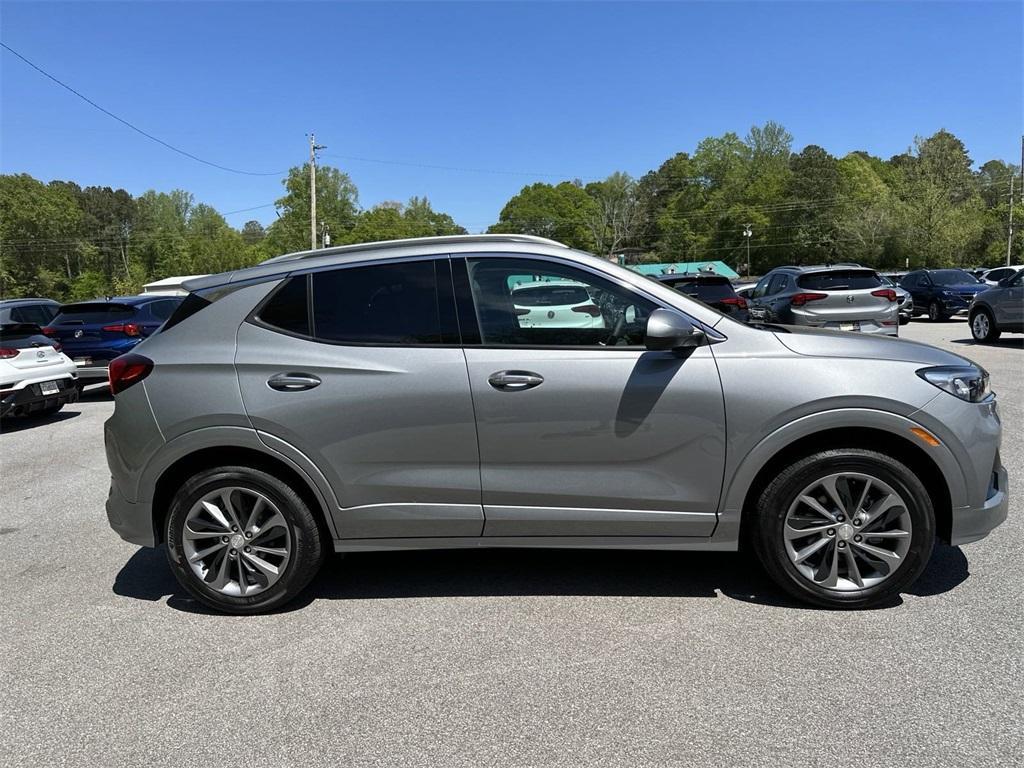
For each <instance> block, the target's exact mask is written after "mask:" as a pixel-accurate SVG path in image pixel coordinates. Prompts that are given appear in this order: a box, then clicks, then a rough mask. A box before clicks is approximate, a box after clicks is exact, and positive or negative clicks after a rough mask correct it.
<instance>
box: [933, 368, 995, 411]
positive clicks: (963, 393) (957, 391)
mask: <svg viewBox="0 0 1024 768" xmlns="http://www.w3.org/2000/svg"><path fill="white" fill-rule="evenodd" d="M917 375H918V376H920V377H921V378H922V379H924V380H925V381H927V382H929V383H930V384H934V385H935V386H936V387H938V388H939V389H944V390H945V391H946V392H949V394H951V395H954V396H955V397H959V398H960V399H961V400H966V401H967V402H969V403H980V402H981V401H982V400H984V399H986V398H987V397H988V396H989V395H990V394H991V393H992V390H991V388H990V387H989V382H988V371H986V370H985V369H984V368H980V367H978V366H976V365H942V366H938V367H936V368H922V369H921V370H919V371H918V372H917Z"/></svg>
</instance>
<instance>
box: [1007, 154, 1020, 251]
mask: <svg viewBox="0 0 1024 768" xmlns="http://www.w3.org/2000/svg"><path fill="white" fill-rule="evenodd" d="M1020 191H1021V197H1024V136H1021V137H1020ZM1012 258H1013V176H1010V233H1009V235H1007V237H1006V266H1010V260H1011V259H1012Z"/></svg>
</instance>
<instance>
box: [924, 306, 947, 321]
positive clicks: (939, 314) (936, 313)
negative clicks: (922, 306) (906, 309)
mask: <svg viewBox="0 0 1024 768" xmlns="http://www.w3.org/2000/svg"><path fill="white" fill-rule="evenodd" d="M928 319H929V320H931V321H932V322H933V323H941V322H943V321H945V320H948V319H949V315H947V314H945V313H943V311H942V307H941V306H940V305H939V302H937V301H933V302H932V303H931V304H929V305H928Z"/></svg>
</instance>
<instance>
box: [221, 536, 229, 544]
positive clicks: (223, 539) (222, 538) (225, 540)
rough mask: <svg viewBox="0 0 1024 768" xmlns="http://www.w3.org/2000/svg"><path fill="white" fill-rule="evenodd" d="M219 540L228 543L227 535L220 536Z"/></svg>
mask: <svg viewBox="0 0 1024 768" xmlns="http://www.w3.org/2000/svg"><path fill="white" fill-rule="evenodd" d="M220 540H221V541H223V542H224V543H225V544H227V543H228V537H227V536H221V537H220Z"/></svg>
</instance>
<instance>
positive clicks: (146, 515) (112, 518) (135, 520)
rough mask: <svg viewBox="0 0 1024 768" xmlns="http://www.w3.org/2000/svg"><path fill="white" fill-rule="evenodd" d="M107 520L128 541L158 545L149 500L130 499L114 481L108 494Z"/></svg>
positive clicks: (150, 545)
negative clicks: (136, 500)
mask: <svg viewBox="0 0 1024 768" xmlns="http://www.w3.org/2000/svg"><path fill="white" fill-rule="evenodd" d="M107 522H109V523H110V527H111V528H113V529H114V531H116V532H117V535H118V536H120V537H121V538H122V539H124V540H125V541H127V542H130V543H132V544H138V545H140V546H143V547H152V546H155V545H156V536H155V534H154V532H153V510H152V505H151V504H150V503H149V502H133V501H128V500H127V499H126V498H124V496H122V495H121V494H120V493H119V492H118V490H117V487H116V486H115V485H114V483H111V484H110V492H109V493H108V495H107Z"/></svg>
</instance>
